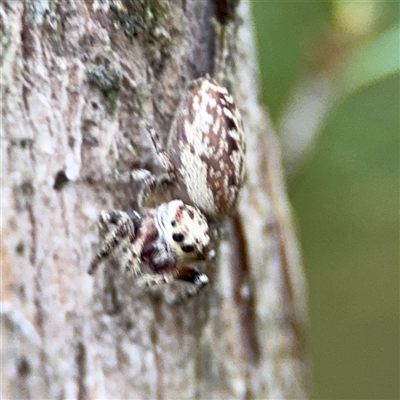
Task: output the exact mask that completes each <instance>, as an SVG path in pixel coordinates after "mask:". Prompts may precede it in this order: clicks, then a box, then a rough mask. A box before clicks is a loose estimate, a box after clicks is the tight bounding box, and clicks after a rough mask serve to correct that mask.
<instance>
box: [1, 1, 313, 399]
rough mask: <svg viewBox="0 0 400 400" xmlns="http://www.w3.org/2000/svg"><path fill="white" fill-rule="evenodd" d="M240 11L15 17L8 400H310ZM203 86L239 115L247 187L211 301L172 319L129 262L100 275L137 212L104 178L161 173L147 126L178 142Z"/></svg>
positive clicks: (7, 138)
mask: <svg viewBox="0 0 400 400" xmlns="http://www.w3.org/2000/svg"><path fill="white" fill-rule="evenodd" d="M236 3H237V2H236V1H228V0H226V1H216V2H215V3H214V2H213V1H212V0H208V1H197V0H182V1H178V0H176V1H163V0H153V1H145V0H118V1H117V0H103V1H100V0H97V1H96V0H94V1H89V0H86V1H85V0H81V1H71V2H70V1H68V2H67V1H57V0H53V1H40V0H31V1H28V0H27V1H24V2H23V1H17V0H9V1H7V0H3V1H2V2H1V4H0V29H1V36H2V51H1V58H0V61H1V118H2V121H1V135H2V142H1V163H2V173H1V209H2V210H1V211H2V225H1V234H2V242H1V264H2V280H1V284H2V286H1V297H2V303H1V317H2V325H1V330H2V331H1V337H2V343H1V351H2V353H1V362H2V364H1V365H2V370H1V377H2V379H1V397H2V398H8V399H17V398H18V399H21V398H24V399H28V398H31V399H39V398H41V399H43V398H58V399H62V398H79V399H90V398H92V399H95V398H107V399H111V398H114V399H116V398H120V399H122V398H124V399H128V398H130V399H134V398H140V399H145V398H149V399H150V398H151V399H154V398H157V399H177V398H204V399H211V398H214V399H216V398H249V399H250V398H303V397H306V396H307V362H306V361H307V360H306V353H305V349H304V331H305V326H306V309H305V301H304V293H305V282H304V277H303V275H302V270H301V264H300V260H299V254H298V248H297V242H296V238H295V235H294V232H293V227H292V225H291V217H290V208H289V206H288V203H287V199H286V194H285V187H284V183H283V177H282V175H281V165H280V156H279V151H278V147H277V143H276V141H275V138H274V135H273V132H272V129H271V126H270V125H269V122H268V119H267V116H266V115H265V113H264V112H263V111H262V109H261V108H260V106H259V104H258V101H257V79H256V64H255V60H254V57H255V51H254V47H253V46H254V45H253V37H252V28H251V20H250V14H249V3H248V2H241V3H240V4H239V5H238V6H237V7H236ZM205 73H210V74H211V75H213V76H215V77H216V78H217V79H218V80H219V81H220V82H221V83H222V84H224V85H225V86H227V87H228V88H229V89H230V91H231V92H232V93H233V95H234V97H235V99H236V102H237V104H238V106H239V108H240V109H241V112H242V115H243V119H244V127H245V131H246V136H247V146H248V153H247V154H248V157H247V183H246V186H245V188H244V190H243V194H242V196H241V201H240V204H239V209H238V214H237V216H236V217H234V218H233V219H232V220H231V221H230V222H229V223H228V224H227V232H228V233H227V235H226V237H225V238H224V239H223V240H222V242H221V245H220V251H219V256H218V260H217V262H215V263H214V264H213V265H209V266H208V267H207V268H208V269H209V270H210V271H211V276H212V281H213V282H212V285H211V288H210V289H209V290H208V291H206V292H205V293H203V294H201V295H200V296H199V297H198V298H195V299H193V300H191V301H188V302H186V303H183V304H180V305H175V306H171V305H167V304H166V303H165V302H163V301H162V300H160V299H156V298H153V297H150V296H148V295H146V294H143V293H141V292H139V291H138V290H137V289H136V288H135V287H134V285H132V282H131V281H130V280H129V279H127V278H126V277H125V276H124V275H122V274H120V273H119V271H118V269H117V266H116V265H115V263H114V264H113V263H112V262H108V263H105V264H104V265H103V266H102V268H101V269H100V270H99V271H98V273H96V274H95V275H94V276H93V277H92V276H89V275H88V274H87V272H86V271H87V268H88V266H89V262H90V259H91V257H92V255H93V252H94V249H95V247H96V245H97V243H98V237H97V230H96V227H95V223H96V220H97V217H98V214H99V212H100V210H102V209H111V208H118V209H123V208H127V207H129V206H132V204H133V203H134V191H132V190H130V189H129V188H126V187H111V186H110V185H108V184H105V183H104V182H103V181H102V179H101V177H104V176H107V174H109V173H110V172H111V171H112V170H114V169H119V170H122V171H123V170H125V171H127V170H129V169H132V168H137V167H145V168H148V169H150V170H153V171H156V170H157V168H159V166H158V165H157V163H156V159H155V157H154V152H153V150H152V146H151V143H150V140H149V138H148V137H147V135H146V133H145V130H144V129H143V127H144V125H145V123H151V124H152V125H153V126H154V127H155V128H156V129H157V130H158V132H160V134H161V135H162V137H163V138H164V139H166V136H167V133H168V127H169V126H170V124H171V121H172V118H173V115H174V112H175V110H176V107H177V104H178V102H179V99H180V97H181V95H182V91H183V90H184V87H185V85H186V84H187V83H188V82H189V81H190V80H192V79H194V78H197V77H199V76H201V75H204V74H205Z"/></svg>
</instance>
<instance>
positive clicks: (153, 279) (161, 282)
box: [136, 266, 209, 303]
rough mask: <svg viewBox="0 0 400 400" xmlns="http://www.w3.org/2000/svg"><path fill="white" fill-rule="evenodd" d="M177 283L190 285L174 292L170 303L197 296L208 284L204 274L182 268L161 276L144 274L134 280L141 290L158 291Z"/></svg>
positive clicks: (193, 269)
mask: <svg viewBox="0 0 400 400" xmlns="http://www.w3.org/2000/svg"><path fill="white" fill-rule="evenodd" d="M179 281H180V282H186V283H189V284H190V285H188V286H186V287H184V288H182V289H181V290H179V291H177V292H175V293H174V294H173V297H172V299H171V300H170V302H171V303H178V302H180V301H183V300H186V299H188V298H190V297H193V296H195V295H197V294H198V293H199V292H200V291H201V290H202V289H203V288H204V287H206V286H207V285H208V283H209V279H208V276H207V275H206V274H204V273H201V272H199V271H198V270H197V269H195V268H191V267H186V266H184V267H180V268H175V269H174V270H173V271H171V272H166V273H162V274H155V275H152V274H144V275H142V276H141V277H140V278H138V279H137V280H136V284H137V285H138V286H139V287H142V288H146V289H151V290H159V289H161V288H162V287H165V286H166V285H171V284H172V283H173V282H179Z"/></svg>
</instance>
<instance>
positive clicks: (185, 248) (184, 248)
mask: <svg viewBox="0 0 400 400" xmlns="http://www.w3.org/2000/svg"><path fill="white" fill-rule="evenodd" d="M181 249H182V251H183V252H185V253H191V252H192V251H193V250H194V247H193V246H192V245H191V244H187V245H185V246H182V247H181Z"/></svg>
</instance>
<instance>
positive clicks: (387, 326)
mask: <svg viewBox="0 0 400 400" xmlns="http://www.w3.org/2000/svg"><path fill="white" fill-rule="evenodd" d="M252 8H253V15H254V22H255V27H256V33H257V40H258V52H259V63H260V69H261V78H262V88H263V92H262V94H263V99H264V102H265V104H266V106H267V107H268V109H269V110H270V112H271V115H272V117H273V119H274V120H275V121H277V120H278V119H279V117H280V113H281V112H282V110H283V109H284V106H285V104H286V103H287V101H288V99H289V98H290V95H291V91H292V90H293V88H294V87H295V85H296V84H297V83H298V82H300V81H301V80H302V79H304V77H305V76H306V75H307V74H310V71H311V73H315V72H317V73H327V74H328V76H330V77H331V78H332V80H333V81H334V85H335V87H337V88H338V89H340V93H339V96H337V97H336V98H335V100H332V105H331V108H330V112H329V113H328V114H327V117H326V118H325V120H324V123H323V126H322V127H321V131H320V132H319V136H318V138H317V141H316V145H315V147H314V149H313V151H312V152H311V153H310V154H309V155H308V158H307V160H306V161H305V163H303V165H302V167H301V168H300V169H299V170H297V171H296V173H295V174H294V175H293V176H291V177H290V179H289V194H290V197H291V201H292V204H293V209H294V214H295V217H296V219H297V225H298V230H299V235H300V241H301V244H302V250H303V256H304V265H305V269H306V275H307V278H308V283H309V301H310V304H309V309H310V320H311V327H310V351H311V356H312V362H313V375H314V398H318V399H323V398H326V399H328V398H329V399H339V398H340V399H378V398H379V399H397V398H399V396H400V393H399V376H400V371H399V195H400V193H399V186H400V182H399V132H400V119H399V109H400V80H399V70H400V29H399V22H400V3H399V2H390V1H387V2H385V1H379V2H378V1H365V2H357V1H346V2H345V1H323V2H322V1H309V2H301V1H291V2H277V1H253V2H252ZM338 100H339V101H338ZM278 133H279V132H278Z"/></svg>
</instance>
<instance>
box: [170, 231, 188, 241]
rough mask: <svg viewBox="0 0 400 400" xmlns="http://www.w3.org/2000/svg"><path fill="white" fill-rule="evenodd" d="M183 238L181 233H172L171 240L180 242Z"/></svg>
mask: <svg viewBox="0 0 400 400" xmlns="http://www.w3.org/2000/svg"><path fill="white" fill-rule="evenodd" d="M184 238H185V237H184V236H183V235H182V233H174V234H173V235H172V239H174V241H175V242H182V241H183V239H184Z"/></svg>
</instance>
